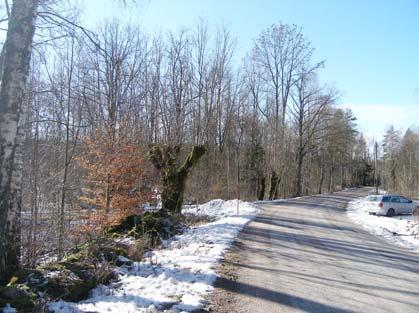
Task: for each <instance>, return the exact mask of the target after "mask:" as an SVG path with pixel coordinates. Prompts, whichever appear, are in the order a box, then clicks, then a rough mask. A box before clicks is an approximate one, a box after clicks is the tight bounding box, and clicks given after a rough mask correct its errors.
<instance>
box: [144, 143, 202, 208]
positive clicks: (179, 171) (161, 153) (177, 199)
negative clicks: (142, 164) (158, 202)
mask: <svg viewBox="0 0 419 313" xmlns="http://www.w3.org/2000/svg"><path fill="white" fill-rule="evenodd" d="M180 148H181V146H180V145H177V146H169V145H153V146H151V148H150V152H149V156H150V160H151V162H152V163H153V165H154V166H155V168H156V169H157V170H158V171H159V172H160V181H161V185H162V186H161V187H162V190H161V198H162V207H163V209H164V210H167V211H169V212H172V213H180V212H181V210H182V204H183V194H184V191H185V184H186V179H187V178H188V174H189V172H190V171H191V170H192V168H193V167H194V166H195V165H196V164H197V163H198V162H199V160H200V159H201V158H202V157H203V155H204V154H205V152H206V149H205V147H204V146H194V147H193V148H192V150H191V151H190V153H189V154H188V156H187V157H186V160H185V161H184V163H183V164H182V165H179V164H178V162H179V157H180Z"/></svg>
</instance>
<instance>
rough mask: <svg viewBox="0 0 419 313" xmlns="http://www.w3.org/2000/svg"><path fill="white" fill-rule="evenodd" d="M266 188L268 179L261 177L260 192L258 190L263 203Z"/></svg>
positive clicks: (258, 195)
mask: <svg viewBox="0 0 419 313" xmlns="http://www.w3.org/2000/svg"><path fill="white" fill-rule="evenodd" d="M265 187H266V178H265V177H261V178H260V179H259V181H258V187H257V188H258V190H257V197H258V200H259V201H263V198H264V196H265Z"/></svg>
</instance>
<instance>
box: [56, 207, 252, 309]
mask: <svg viewBox="0 0 419 313" xmlns="http://www.w3.org/2000/svg"><path fill="white" fill-rule="evenodd" d="M239 204H240V206H239V215H237V200H232V201H224V200H213V201H210V202H208V203H206V204H203V205H200V206H190V207H188V208H186V209H185V210H184V213H188V214H198V215H206V216H211V217H213V218H215V219H216V220H215V221H214V222H211V223H208V224H204V225H200V226H197V227H193V228H190V229H188V230H187V231H186V232H185V233H183V234H182V235H178V236H175V237H174V238H172V240H170V241H169V242H168V243H167V248H165V249H163V250H155V251H152V252H149V253H147V255H146V256H145V258H144V259H143V261H142V262H135V263H134V264H133V266H132V268H130V269H127V268H123V267H121V268H118V271H119V274H120V278H121V279H120V281H119V282H118V283H116V284H114V286H112V285H111V286H99V287H98V288H96V289H94V290H93V292H92V295H91V297H90V298H89V299H87V300H85V301H81V302H79V303H71V302H65V301H58V302H53V303H51V304H50V305H49V309H50V310H51V311H52V312H61V313H80V312H118V313H121V312H124V313H134V312H151V311H153V310H160V311H164V310H169V309H170V310H171V311H173V312H191V311H193V310H196V309H198V308H201V307H202V306H203V301H204V296H205V295H206V294H207V293H208V292H210V291H211V290H212V289H213V283H214V282H215V279H216V277H217V276H216V273H215V266H216V264H217V262H219V261H220V259H221V258H222V257H223V255H224V253H225V251H226V249H227V248H229V247H230V245H231V244H232V242H233V241H234V238H235V237H236V236H237V234H238V233H239V231H240V230H241V229H242V228H243V226H244V225H245V224H247V223H248V222H249V221H250V220H252V219H253V218H254V217H255V215H256V213H257V211H258V208H257V207H256V206H255V205H253V204H251V203H247V202H239Z"/></svg>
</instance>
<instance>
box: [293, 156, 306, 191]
mask: <svg viewBox="0 0 419 313" xmlns="http://www.w3.org/2000/svg"><path fill="white" fill-rule="evenodd" d="M303 159H304V154H303V151H302V149H299V151H298V155H297V171H296V183H295V185H296V186H295V196H296V197H301V194H302V172H303Z"/></svg>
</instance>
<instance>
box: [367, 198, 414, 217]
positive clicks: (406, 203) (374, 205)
mask: <svg viewBox="0 0 419 313" xmlns="http://www.w3.org/2000/svg"><path fill="white" fill-rule="evenodd" d="M418 206H419V205H418V203H416V202H414V201H412V200H410V199H408V198H405V197H403V196H400V195H388V194H387V195H370V196H368V206H367V211H368V213H369V214H374V215H385V216H388V217H391V216H394V215H397V214H412V212H413V210H414V209H415V208H417V207H418Z"/></svg>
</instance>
